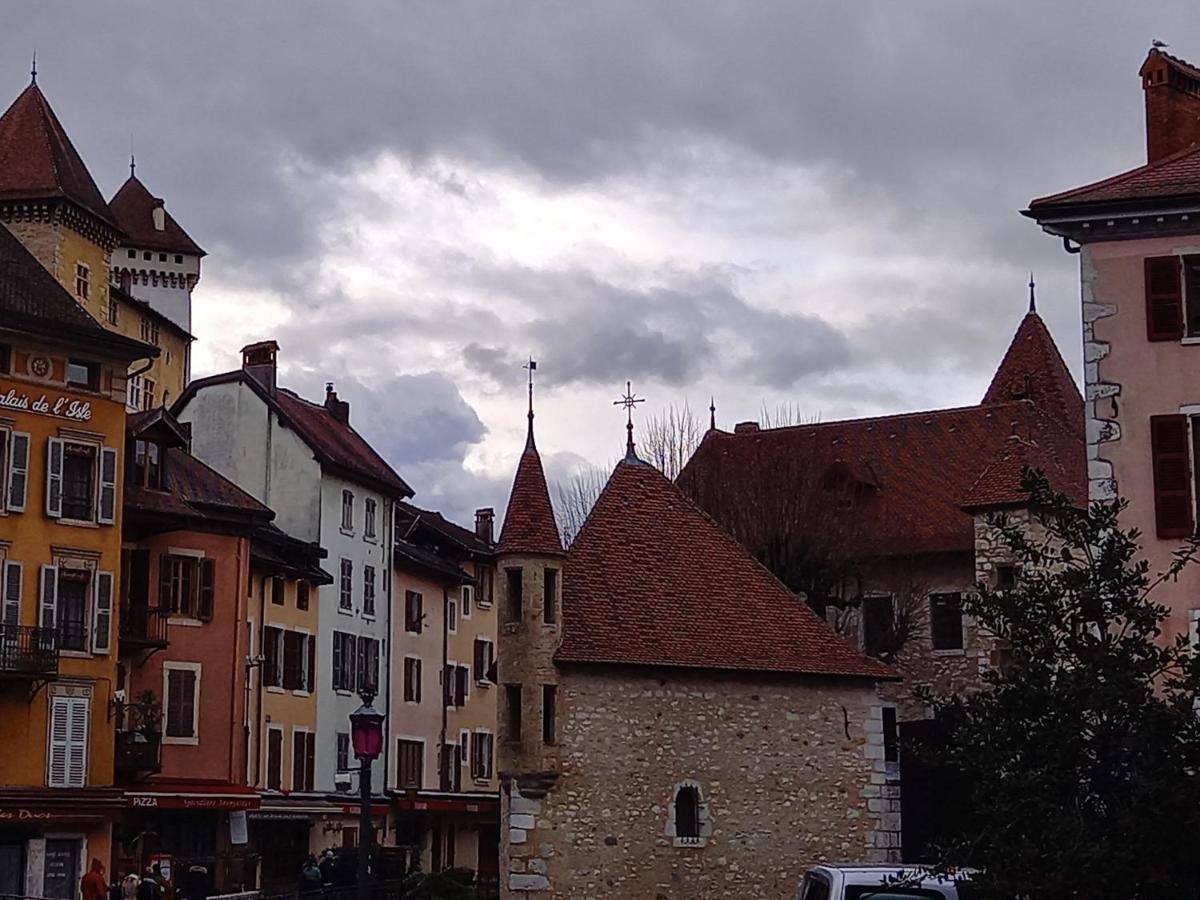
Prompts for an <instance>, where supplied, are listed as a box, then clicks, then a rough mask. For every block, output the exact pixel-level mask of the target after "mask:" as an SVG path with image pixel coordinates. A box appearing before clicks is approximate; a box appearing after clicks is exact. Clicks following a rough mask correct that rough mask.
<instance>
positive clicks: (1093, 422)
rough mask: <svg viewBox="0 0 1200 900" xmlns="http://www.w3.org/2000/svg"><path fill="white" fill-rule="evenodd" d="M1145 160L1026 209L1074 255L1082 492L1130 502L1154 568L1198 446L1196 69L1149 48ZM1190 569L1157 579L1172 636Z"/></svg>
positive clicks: (1175, 540) (1188, 592)
mask: <svg viewBox="0 0 1200 900" xmlns="http://www.w3.org/2000/svg"><path fill="white" fill-rule="evenodd" d="M1139 74H1140V76H1141V79H1142V87H1143V90H1144V92H1145V104H1146V149H1147V160H1146V164H1145V165H1142V166H1138V167H1137V168H1135V169H1131V170H1129V171H1127V172H1123V173H1121V174H1119V175H1115V176H1113V177H1111V178H1107V179H1105V180H1103V181H1100V182H1096V183H1095V184H1090V185H1085V186H1083V187H1080V188H1075V189H1073V190H1069V191H1064V192H1062V193H1059V194H1054V195H1052V196H1049V197H1042V198H1040V199H1037V200H1034V201H1033V202H1032V203H1030V205H1029V209H1028V210H1026V212H1025V214H1026V215H1027V216H1029V217H1030V218H1033V219H1034V220H1036V221H1037V222H1038V224H1039V225H1041V226H1042V228H1043V230H1045V231H1046V232H1048V233H1050V234H1052V235H1055V236H1056V237H1060V238H1061V239H1062V241H1063V245H1064V247H1065V248H1066V249H1067V251H1068V252H1071V253H1077V254H1078V255H1079V271H1080V284H1081V299H1082V302H1083V342H1084V363H1085V382H1086V396H1085V409H1086V416H1087V440H1088V486H1089V493H1090V495H1091V498H1092V499H1093V500H1103V499H1109V498H1112V497H1116V496H1118V495H1120V496H1122V497H1124V498H1126V499H1127V500H1128V501H1129V510H1128V513H1127V514H1126V517H1125V525H1126V527H1137V528H1139V529H1141V532H1142V535H1143V543H1144V551H1145V555H1146V558H1147V559H1148V560H1149V561H1150V563H1151V566H1152V569H1153V570H1154V571H1161V570H1162V569H1164V568H1165V567H1166V566H1168V565H1169V564H1170V562H1171V554H1172V552H1173V551H1174V550H1175V549H1176V548H1177V547H1178V546H1179V544H1180V542H1181V541H1182V540H1183V539H1185V538H1187V537H1189V536H1190V535H1192V534H1193V533H1194V531H1195V528H1196V509H1197V500H1198V498H1200V491H1198V490H1197V474H1198V473H1200V468H1198V467H1197V460H1196V456H1197V453H1198V452H1200V421H1198V420H1197V416H1200V381H1198V380H1197V378H1196V375H1195V373H1196V370H1197V365H1198V364H1200V144H1198V143H1197V142H1200V69H1197V68H1195V67H1193V66H1191V65H1189V64H1188V63H1186V62H1184V61H1183V60H1180V59H1176V58H1175V57H1173V56H1170V55H1168V54H1166V53H1163V52H1162V51H1160V50H1157V49H1155V50H1151V51H1150V54H1149V56H1147V57H1146V61H1145V62H1144V63H1143V64H1142V67H1141V70H1140V72H1139ZM1197 598H1200V571H1197V570H1196V569H1192V570H1190V571H1188V572H1186V573H1184V576H1183V577H1182V578H1180V579H1179V581H1178V582H1176V583H1172V584H1168V585H1166V586H1164V588H1163V590H1162V591H1161V592H1160V594H1159V599H1160V601H1163V602H1167V603H1169V604H1170V606H1171V608H1172V614H1171V622H1170V625H1171V628H1170V632H1169V633H1171V634H1174V633H1180V632H1184V630H1185V629H1188V628H1189V626H1190V624H1191V623H1192V622H1195V621H1196V620H1197V618H1198V617H1200V599H1197Z"/></svg>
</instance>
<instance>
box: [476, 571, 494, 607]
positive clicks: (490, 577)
mask: <svg viewBox="0 0 1200 900" xmlns="http://www.w3.org/2000/svg"><path fill="white" fill-rule="evenodd" d="M475 572H476V574H477V575H478V577H479V598H478V603H479V605H480V606H481V607H483V608H485V609H487V608H489V607H490V606H491V605H492V590H493V582H494V580H495V574H496V573H495V570H494V569H492V567H491V566H482V567H477V568H476V569H475Z"/></svg>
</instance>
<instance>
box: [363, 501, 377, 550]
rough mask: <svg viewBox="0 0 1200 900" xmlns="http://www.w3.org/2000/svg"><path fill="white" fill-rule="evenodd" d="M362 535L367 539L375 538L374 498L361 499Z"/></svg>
mask: <svg viewBox="0 0 1200 900" xmlns="http://www.w3.org/2000/svg"><path fill="white" fill-rule="evenodd" d="M363 537H364V538H366V539H367V540H368V541H373V540H375V498H374V497H368V498H367V499H366V500H364V501H363Z"/></svg>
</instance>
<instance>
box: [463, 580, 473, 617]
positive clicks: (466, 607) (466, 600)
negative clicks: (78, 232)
mask: <svg viewBox="0 0 1200 900" xmlns="http://www.w3.org/2000/svg"><path fill="white" fill-rule="evenodd" d="M474 605H475V588H473V587H471V585H469V584H464V585H463V588H462V617H463V618H464V619H469V618H471V607H472V606H474Z"/></svg>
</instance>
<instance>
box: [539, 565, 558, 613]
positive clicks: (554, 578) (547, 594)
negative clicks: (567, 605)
mask: <svg viewBox="0 0 1200 900" xmlns="http://www.w3.org/2000/svg"><path fill="white" fill-rule="evenodd" d="M542 578H543V581H542V622H544V623H545V624H547V625H554V624H555V623H557V622H558V569H550V568H547V569H545V570H544V571H543V573H542Z"/></svg>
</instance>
